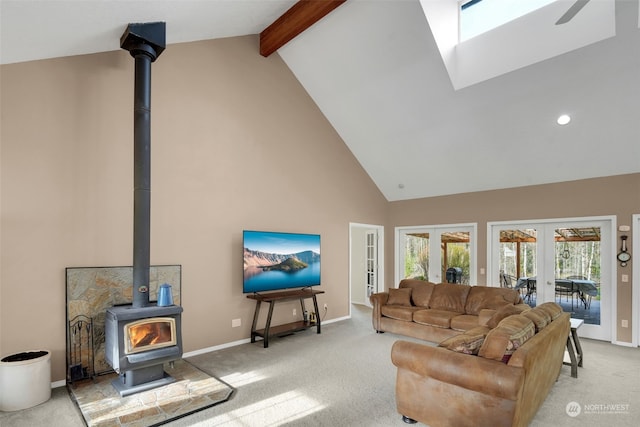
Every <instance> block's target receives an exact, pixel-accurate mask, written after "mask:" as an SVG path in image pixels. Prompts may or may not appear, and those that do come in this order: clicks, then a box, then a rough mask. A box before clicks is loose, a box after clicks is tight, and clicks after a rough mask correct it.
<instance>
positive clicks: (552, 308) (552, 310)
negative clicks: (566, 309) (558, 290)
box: [537, 302, 563, 321]
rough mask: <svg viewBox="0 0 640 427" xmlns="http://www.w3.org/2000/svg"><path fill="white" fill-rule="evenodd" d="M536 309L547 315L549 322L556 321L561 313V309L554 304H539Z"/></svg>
mask: <svg viewBox="0 0 640 427" xmlns="http://www.w3.org/2000/svg"><path fill="white" fill-rule="evenodd" d="M537 308H539V309H540V310H544V311H546V312H547V313H549V316H551V321H554V320H556V319H557V318H558V317H560V315H561V314H562V312H563V310H562V307H561V306H559V305H558V304H557V303H555V302H545V303H543V304H540V305H539V306H538V307H537Z"/></svg>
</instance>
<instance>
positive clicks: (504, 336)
mask: <svg viewBox="0 0 640 427" xmlns="http://www.w3.org/2000/svg"><path fill="white" fill-rule="evenodd" d="M535 334H536V329H535V326H534V325H533V322H532V321H531V320H529V319H527V318H526V317H525V316H523V315H521V314H517V315H514V316H509V317H507V318H505V319H503V320H502V321H501V322H500V324H499V325H498V326H497V327H496V328H495V329H492V330H491V331H490V332H489V333H488V334H487V336H486V337H485V339H484V343H482V347H480V351H479V352H478V355H479V356H481V357H485V358H487V359H493V360H499V361H501V362H504V363H507V362H509V359H510V358H511V356H512V355H513V353H514V352H515V351H516V350H517V349H519V348H520V347H521V346H522V345H523V344H524V343H525V342H527V340H529V339H530V338H531V337H533V336H534V335H535Z"/></svg>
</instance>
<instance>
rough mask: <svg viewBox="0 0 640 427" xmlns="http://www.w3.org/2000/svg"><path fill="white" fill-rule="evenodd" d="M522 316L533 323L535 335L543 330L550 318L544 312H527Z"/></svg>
mask: <svg viewBox="0 0 640 427" xmlns="http://www.w3.org/2000/svg"><path fill="white" fill-rule="evenodd" d="M522 315H523V316H524V317H526V318H527V319H529V320H531V321H532V322H533V325H534V326H535V327H536V333H538V332H540V331H541V330H543V329H544V327H545V326H547V325H548V324H549V322H550V321H551V317H550V316H549V315H548V314H547V313H546V312H545V311H544V310H535V309H533V310H528V311H525V312H524V313H522Z"/></svg>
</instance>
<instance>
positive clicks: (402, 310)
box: [380, 305, 419, 322]
mask: <svg viewBox="0 0 640 427" xmlns="http://www.w3.org/2000/svg"><path fill="white" fill-rule="evenodd" d="M416 310H419V308H417V307H406V306H403V305H383V306H382V307H380V312H381V313H382V315H383V316H386V317H390V318H392V319H396V320H404V321H405V322H411V321H412V320H413V312H414V311H416Z"/></svg>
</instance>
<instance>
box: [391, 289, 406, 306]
mask: <svg viewBox="0 0 640 427" xmlns="http://www.w3.org/2000/svg"><path fill="white" fill-rule="evenodd" d="M387 304H389V305H404V306H407V307H411V288H391V289H389V299H388V300H387Z"/></svg>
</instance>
